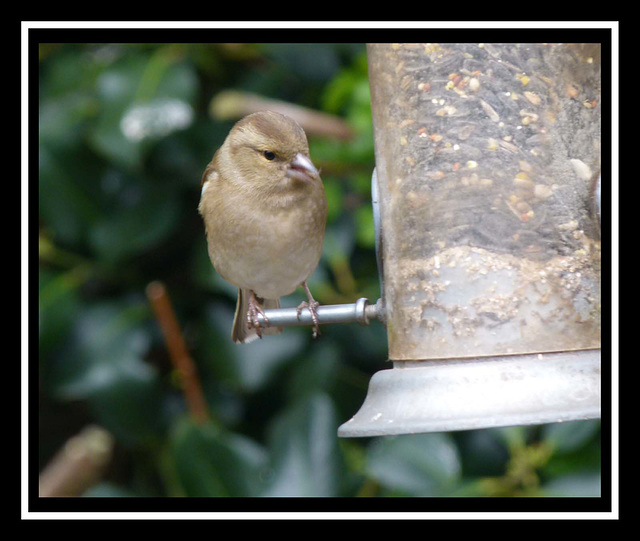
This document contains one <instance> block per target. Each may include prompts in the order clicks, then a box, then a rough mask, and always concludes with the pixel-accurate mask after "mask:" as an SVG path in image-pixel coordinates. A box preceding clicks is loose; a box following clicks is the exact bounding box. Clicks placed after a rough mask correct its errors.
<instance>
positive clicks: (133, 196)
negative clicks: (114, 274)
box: [89, 182, 180, 263]
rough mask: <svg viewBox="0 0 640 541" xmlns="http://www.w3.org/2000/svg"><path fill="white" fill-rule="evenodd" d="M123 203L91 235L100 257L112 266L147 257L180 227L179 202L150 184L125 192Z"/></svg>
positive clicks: (141, 183)
mask: <svg viewBox="0 0 640 541" xmlns="http://www.w3.org/2000/svg"><path fill="white" fill-rule="evenodd" d="M122 192H123V193H122V202H121V203H120V204H119V205H117V206H116V208H114V209H113V210H112V212H110V213H109V214H108V215H107V216H105V217H104V218H103V219H101V220H99V221H98V222H97V223H96V224H95V225H94V227H93V229H92V230H91V231H90V232H89V240H90V242H91V245H92V246H93V248H94V249H95V251H96V253H97V255H98V256H99V257H100V258H101V259H104V260H106V261H109V262H111V263H113V262H117V261H120V260H122V259H125V258H127V257H130V256H133V255H137V254H140V253H144V252H145V251H148V250H150V249H151V248H153V247H155V246H156V245H157V244H158V243H159V242H160V241H162V240H163V239H165V238H166V237H167V236H168V235H169V234H170V233H171V231H172V230H173V228H174V227H176V225H177V224H178V220H179V216H180V207H179V201H178V199H177V198H176V197H170V190H159V189H158V187H157V186H156V187H154V186H153V185H152V184H151V182H138V184H137V185H136V186H130V187H127V188H124V189H122Z"/></svg>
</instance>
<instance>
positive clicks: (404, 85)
mask: <svg viewBox="0 0 640 541" xmlns="http://www.w3.org/2000/svg"><path fill="white" fill-rule="evenodd" d="M367 54H368V63H369V80H370V88H371V102H372V114H373V123H374V138H375V156H376V169H375V172H374V175H373V181H372V190H373V199H374V211H375V214H376V217H377V223H376V225H377V233H378V242H379V245H378V257H379V267H380V275H381V281H382V285H383V287H382V298H381V300H380V301H379V302H378V304H377V305H376V310H375V313H376V314H377V316H378V317H379V316H380V315H381V314H382V313H384V320H385V323H386V330H387V336H388V344H389V352H388V354H389V360H390V361H391V362H392V363H393V367H392V368H390V369H387V370H382V371H380V372H378V373H376V374H374V376H373V378H372V379H371V382H370V384H369V390H368V394H367V397H366V399H365V401H364V404H363V405H362V407H361V409H360V411H358V413H357V414H356V415H355V416H354V417H353V418H352V419H351V420H350V421H348V422H346V423H345V424H343V425H342V426H341V427H340V429H339V431H338V434H339V436H342V437H356V436H375V435H387V434H407V433H417V432H432V431H449V430H464V429H472V428H485V427H493V426H506V425H526V424H540V423H548V422H555V421H570V420H579V419H589V418H597V417H600V347H601V317H600V306H601V297H600V295H601V294H600V222H599V220H600V206H599V205H600V200H599V194H600V184H599V183H600V175H599V171H600V154H601V152H600V145H601V130H600V80H601V77H600V45H599V44H546V43H544V44H533V43H531V44H530V43H523V44H517V43H509V44H489V43H486V44H477V43H473V44H471V43H455V44H446V43H440V44H435V43H415V44H409V43H377V44H368V45H367ZM369 308H371V307H369ZM370 312H371V313H373V312H374V311H373V310H371V309H370Z"/></svg>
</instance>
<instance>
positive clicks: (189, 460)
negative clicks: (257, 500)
mask: <svg viewBox="0 0 640 541" xmlns="http://www.w3.org/2000/svg"><path fill="white" fill-rule="evenodd" d="M170 443H171V452H172V456H173V457H174V460H175V467H176V471H177V474H178V478H179V480H180V483H181V485H182V487H183V489H184V492H185V495H186V496H190V497H207V498H211V497H227V496H232V497H235V496H237V497H254V496H258V495H259V494H260V491H261V490H262V487H263V484H264V478H265V466H266V464H267V455H266V453H265V451H264V449H263V448H262V447H261V446H259V445H258V444H256V443H255V442H254V441H252V440H250V439H248V438H246V437H244V436H241V435H239V434H234V433H231V432H228V431H225V430H221V429H219V428H217V427H215V426H214V425H212V424H211V423H206V424H204V425H197V424H194V423H193V422H192V421H191V420H190V419H183V420H182V421H181V422H180V423H178V425H177V427H176V429H175V431H174V432H173V433H172V434H171V439H170Z"/></svg>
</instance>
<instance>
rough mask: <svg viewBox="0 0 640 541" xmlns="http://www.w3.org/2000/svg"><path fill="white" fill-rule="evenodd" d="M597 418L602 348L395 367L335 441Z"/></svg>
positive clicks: (378, 379) (380, 376) (378, 377)
mask: <svg viewBox="0 0 640 541" xmlns="http://www.w3.org/2000/svg"><path fill="white" fill-rule="evenodd" d="M599 417H600V350H599V349H597V350H582V351H571V352H562V353H544V354H531V355H508V356H502V357H481V358H475V359H445V360H437V361H411V362H408V361H407V362H401V363H395V367H394V368H393V369H389V370H381V371H380V372H377V373H376V374H374V375H373V377H372V378H371V381H370V383H369V390H368V393H367V396H366V399H365V401H364V403H363V405H362V407H361V408H360V411H358V413H357V414H356V415H355V416H354V417H353V418H352V419H351V420H349V421H347V422H346V423H344V424H343V425H342V426H340V428H339V429H338V436H340V437H346V438H352V437H369V436H386V435H397V434H415V433H423V432H446V431H454V430H471V429H479V428H489V427H497V426H513V425H534V424H545V423H552V422H560V421H577V420H583V419H593V418H599Z"/></svg>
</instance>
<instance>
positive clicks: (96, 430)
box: [38, 426, 113, 498]
mask: <svg viewBox="0 0 640 541" xmlns="http://www.w3.org/2000/svg"><path fill="white" fill-rule="evenodd" d="M112 453H113V437H112V436H111V434H109V432H107V431H106V430H104V429H103V428H100V427H97V426H88V427H86V428H85V429H83V430H82V431H81V432H80V433H79V434H76V435H75V436H73V437H72V438H71V439H69V440H68V441H67V442H66V443H65V444H64V446H63V447H62V449H60V451H58V452H57V453H56V455H55V456H54V457H53V458H52V459H51V461H50V462H49V463H48V464H47V465H46V466H45V468H44V469H43V470H42V472H41V473H40V476H39V480H38V484H39V495H40V497H41V498H63V497H75V496H81V495H82V494H83V493H84V492H85V491H86V490H87V489H88V488H89V487H91V486H92V485H94V484H96V483H97V482H98V481H99V480H100V479H101V477H102V474H103V473H104V470H105V468H106V466H107V464H108V463H109V460H110V459H111V455H112Z"/></svg>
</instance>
